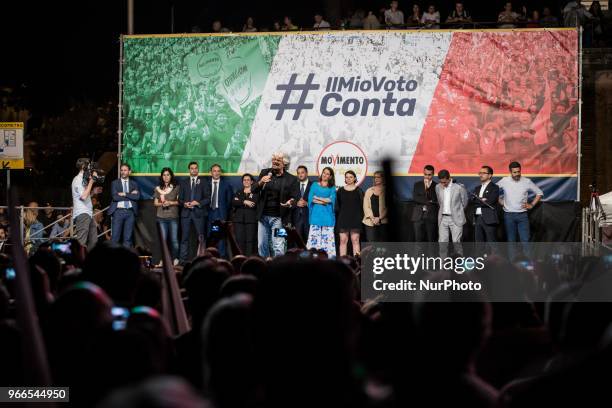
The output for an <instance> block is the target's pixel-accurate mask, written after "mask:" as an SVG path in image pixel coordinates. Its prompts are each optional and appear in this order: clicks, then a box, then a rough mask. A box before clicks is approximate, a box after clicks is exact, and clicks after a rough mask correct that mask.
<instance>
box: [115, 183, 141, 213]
mask: <svg viewBox="0 0 612 408" xmlns="http://www.w3.org/2000/svg"><path fill="white" fill-rule="evenodd" d="M128 189H129V191H128V193H127V194H126V195H125V197H122V196H120V195H119V193H122V192H123V182H122V181H121V179H117V180H113V182H112V183H111V196H112V198H113V201H112V202H111V205H110V208H109V209H108V214H109V215H112V214H113V213H114V212H115V210H116V209H117V204H119V202H121V201H129V202H131V203H132V210H133V211H134V215H138V200H140V190H138V185H137V184H136V182H135V181H134V180H132V179H131V178H130V179H128ZM134 190H136V193H134V194H132V191H134Z"/></svg>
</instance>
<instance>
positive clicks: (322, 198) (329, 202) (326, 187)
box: [306, 167, 336, 258]
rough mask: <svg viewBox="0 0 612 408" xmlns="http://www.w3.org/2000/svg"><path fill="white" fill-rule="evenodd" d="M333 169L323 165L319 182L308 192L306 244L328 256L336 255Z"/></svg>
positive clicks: (333, 256)
mask: <svg viewBox="0 0 612 408" xmlns="http://www.w3.org/2000/svg"><path fill="white" fill-rule="evenodd" d="M335 184H336V183H335V180H334V171H333V170H332V169H331V168H330V167H325V168H324V169H323V171H322V172H321V175H320V176H319V182H318V183H314V184H313V185H312V187H310V194H308V215H309V221H310V231H309V233H308V243H307V244H306V246H307V247H308V248H309V249H310V248H315V249H322V250H324V251H325V252H327V256H328V257H330V258H335V257H336V242H335V240H334V225H335V224H336V216H335V214H334V207H335V205H336V187H335Z"/></svg>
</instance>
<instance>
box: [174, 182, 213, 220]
mask: <svg viewBox="0 0 612 408" xmlns="http://www.w3.org/2000/svg"><path fill="white" fill-rule="evenodd" d="M180 186H181V187H180V190H179V205H180V207H181V217H182V218H187V217H189V216H190V215H192V214H193V215H194V216H195V217H196V218H202V217H206V215H208V210H207V209H208V204H209V203H210V184H209V183H207V182H206V180H205V179H203V178H202V177H198V178H197V181H196V185H195V188H194V191H193V199H194V200H195V201H197V202H198V203H199V205H198V206H197V207H194V208H185V207H184V204H185V203H186V202H188V201H191V177H186V178H185V179H183V180H181V182H180Z"/></svg>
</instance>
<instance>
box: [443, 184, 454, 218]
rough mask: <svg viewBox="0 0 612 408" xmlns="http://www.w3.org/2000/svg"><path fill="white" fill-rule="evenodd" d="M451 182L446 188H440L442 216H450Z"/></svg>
mask: <svg viewBox="0 0 612 408" xmlns="http://www.w3.org/2000/svg"><path fill="white" fill-rule="evenodd" d="M452 185H453V182H452V181H451V182H450V183H448V186H446V187H442V194H443V195H442V200H444V203H443V204H442V214H448V215H451V186H452Z"/></svg>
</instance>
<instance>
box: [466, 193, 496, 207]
mask: <svg viewBox="0 0 612 408" xmlns="http://www.w3.org/2000/svg"><path fill="white" fill-rule="evenodd" d="M469 193H470V194H471V195H472V197H474V198H476V199H477V200H478V201H480V203H481V204H484V205H486V206H487V207H489V208H490V209H492V210H495V207H493V206H492V205H491V204H489V203H487V202H486V201H482V198H480V197H479V196H478V195H476V193H474V192H472V191H470V192H469Z"/></svg>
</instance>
